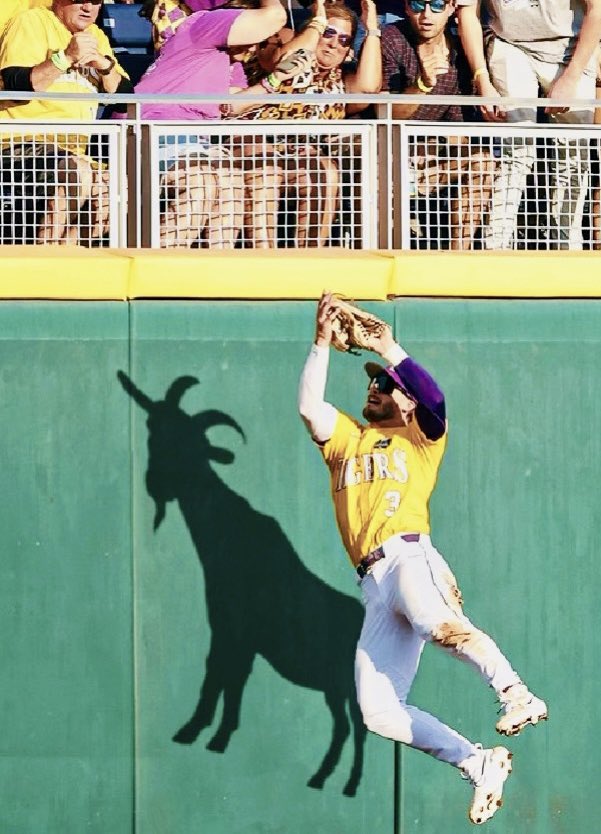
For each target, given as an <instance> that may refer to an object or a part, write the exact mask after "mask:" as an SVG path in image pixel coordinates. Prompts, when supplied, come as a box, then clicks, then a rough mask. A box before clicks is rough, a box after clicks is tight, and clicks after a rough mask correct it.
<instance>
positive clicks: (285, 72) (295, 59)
mask: <svg viewBox="0 0 601 834" xmlns="http://www.w3.org/2000/svg"><path fill="white" fill-rule="evenodd" d="M314 60H315V59H314V56H313V53H311V52H308V51H307V50H305V49H301V50H299V51H298V52H295V53H294V52H293V53H291V54H290V55H287V56H286V57H284V58H282V59H281V61H280V62H279V64H278V65H277V66H276V67H275V69H274V70H273V72H272V73H270V74H269V75H268V76H267V78H264V79H263V80H262V81H260V82H259V83H258V84H253V86H252V87H247V88H246V89H244V90H237V89H236V88H235V87H230V93H237V92H241V93H249V94H251V95H265V94H269V93H277V92H278V90H279V87H280V84H281V83H282V81H287V80H288V79H290V78H294V77H295V76H296V75H303V76H304V75H305V74H306V73H307V72H308V71H309V70H311V69H312V67H313V65H314ZM256 106H257V105H256V104H254V103H252V102H245V101H240V102H234V103H232V104H228V105H224V107H223V108H222V112H223V113H224V115H227V116H237V115H238V114H239V113H244V111H245V110H249V109H250V108H252V107H256Z"/></svg>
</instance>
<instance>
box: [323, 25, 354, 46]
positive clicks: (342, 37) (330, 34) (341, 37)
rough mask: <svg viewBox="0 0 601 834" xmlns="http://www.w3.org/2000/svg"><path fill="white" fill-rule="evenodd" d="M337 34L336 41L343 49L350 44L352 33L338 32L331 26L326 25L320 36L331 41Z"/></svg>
mask: <svg viewBox="0 0 601 834" xmlns="http://www.w3.org/2000/svg"><path fill="white" fill-rule="evenodd" d="M336 36H338V43H339V45H340V46H343V47H344V48H345V49H346V48H347V47H349V46H350V45H351V43H352V42H353V38H352V35H347V34H345V33H344V32H339V31H338V29H334V27H333V26H326V28H325V30H324V33H323V35H322V36H321V37H322V38H325V39H326V40H327V41H331V40H332V39H333V38H335V37H336Z"/></svg>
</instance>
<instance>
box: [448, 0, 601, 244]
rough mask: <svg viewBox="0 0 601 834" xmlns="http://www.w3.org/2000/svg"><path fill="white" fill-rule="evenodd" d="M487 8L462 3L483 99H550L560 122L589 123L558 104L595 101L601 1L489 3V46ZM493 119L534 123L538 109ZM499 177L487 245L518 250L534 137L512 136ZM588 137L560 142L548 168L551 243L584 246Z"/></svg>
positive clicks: (469, 0)
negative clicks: (519, 220) (484, 16)
mask: <svg viewBox="0 0 601 834" xmlns="http://www.w3.org/2000/svg"><path fill="white" fill-rule="evenodd" d="M479 7H480V3H479V2H478V3H477V2H476V0H457V19H458V24H459V33H460V36H461V40H462V42H463V46H464V49H465V53H466V55H467V57H468V59H469V63H470V68H471V71H472V73H473V78H474V86H475V88H476V92H477V93H479V94H480V95H482V96H487V97H496V96H508V97H516V98H537V97H538V95H539V89H540V90H542V95H543V96H545V97H546V98H548V99H549V105H548V107H546V108H545V113H546V115H547V117H548V119H549V121H550V122H552V123H554V124H558V125H561V124H590V123H592V121H593V109H592V108H589V107H581V106H575V107H571V108H568V107H563V106H558V105H556V104H555V101H556V100H558V99H593V98H595V75H596V60H595V53H596V50H597V46H598V44H599V40H600V39H601V0H538V2H528V1H527V0H513V2H505V0H485V2H484V3H483V6H482V9H483V11H485V12H486V14H487V17H488V22H487V37H486V46H485V44H484V38H483V32H482V25H481V23H480V19H479V11H478V10H479ZM482 112H483V115H484V118H485V119H487V120H489V121H504V120H507V121H508V122H511V123H512V124H522V125H524V124H526V125H527V124H534V123H535V122H536V121H537V110H536V108H535V107H511V108H509V109H507V110H505V109H504V108H502V107H500V106H494V105H485V106H483V107H482ZM502 154H503V158H502V164H501V168H500V175H499V177H498V180H497V181H496V182H495V188H494V192H493V199H492V207H491V219H490V233H489V235H488V236H487V246H488V248H491V249H511V248H513V247H514V245H515V238H516V234H515V233H516V225H517V215H518V210H519V206H520V203H521V200H522V194H523V191H524V188H525V186H526V179H527V177H528V175H529V174H530V173H531V171H532V170H533V168H534V162H535V158H536V148H535V145H534V142H533V140H531V139H529V138H526V139H522V140H520V139H518V138H513V137H509V138H508V139H507V140H506V141H504V142H503V143H502ZM588 156H589V147H588V143H587V142H586V141H585V140H580V141H579V140H573V141H567V140H561V141H558V142H557V143H556V153H554V154H551V158H550V159H549V161H548V163H547V166H548V169H549V175H550V179H551V183H550V185H551V188H550V191H551V193H550V199H549V202H550V221H551V238H552V241H551V246H552V248H559V249H567V248H570V249H581V248H582V210H583V204H584V199H585V195H586V190H587V184H588V173H589V172H588Z"/></svg>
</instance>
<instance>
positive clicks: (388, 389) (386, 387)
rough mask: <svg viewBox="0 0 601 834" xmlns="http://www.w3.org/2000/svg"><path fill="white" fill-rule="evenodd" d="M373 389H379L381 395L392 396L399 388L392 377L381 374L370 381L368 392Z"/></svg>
mask: <svg viewBox="0 0 601 834" xmlns="http://www.w3.org/2000/svg"><path fill="white" fill-rule="evenodd" d="M372 387H373V388H377V389H378V391H379V392H380V394H392V392H393V391H394V389H395V388H396V387H397V386H396V385H395V384H394V380H393V379H392V377H391V376H389V375H388V374H386V373H381V374H378V375H377V376H374V377H372V378H371V379H370V380H369V385H368V386H367V388H368V390H369V389H370V388H372Z"/></svg>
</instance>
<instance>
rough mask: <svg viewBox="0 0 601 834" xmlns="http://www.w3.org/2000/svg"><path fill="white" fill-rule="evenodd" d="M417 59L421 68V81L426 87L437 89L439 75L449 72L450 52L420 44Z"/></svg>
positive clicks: (427, 44)
mask: <svg viewBox="0 0 601 834" xmlns="http://www.w3.org/2000/svg"><path fill="white" fill-rule="evenodd" d="M417 57H418V58H419V63H420V67H421V73H420V75H421V79H422V81H423V82H424V84H425V85H426V87H435V86H436V82H437V81H438V76H439V75H446V74H447V72H448V71H449V55H448V50H446V49H444V48H440V46H439V47H436V46H432V45H431V44H429V43H423V44H421V43H420V44H418V47H417Z"/></svg>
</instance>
